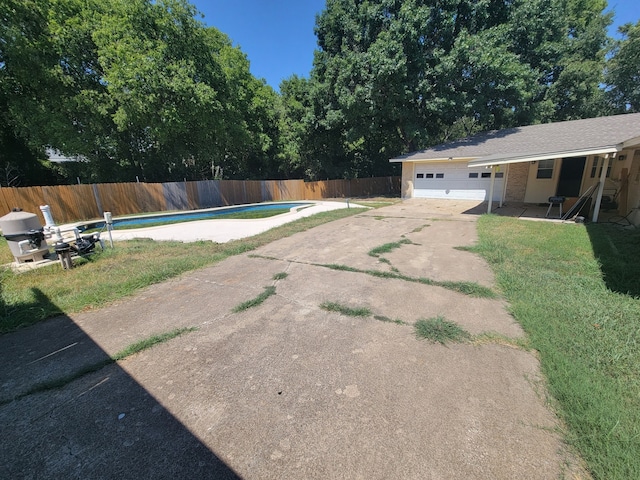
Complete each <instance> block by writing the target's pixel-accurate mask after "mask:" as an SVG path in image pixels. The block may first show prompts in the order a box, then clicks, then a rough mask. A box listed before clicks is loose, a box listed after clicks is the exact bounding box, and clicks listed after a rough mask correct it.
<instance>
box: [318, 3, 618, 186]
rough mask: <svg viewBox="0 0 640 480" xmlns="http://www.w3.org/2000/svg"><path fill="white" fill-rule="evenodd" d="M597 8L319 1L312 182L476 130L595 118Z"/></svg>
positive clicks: (382, 168) (375, 166)
mask: <svg viewBox="0 0 640 480" xmlns="http://www.w3.org/2000/svg"><path fill="white" fill-rule="evenodd" d="M605 6H606V5H605V2H604V0H513V1H502V0H487V1H483V2H478V1H474V0H459V1H451V2H448V1H447V2H432V1H425V0H404V1H397V0H362V1H354V0H328V1H327V5H326V9H325V10H324V11H323V12H322V13H321V14H320V15H319V16H318V18H317V21H316V34H317V37H318V46H319V50H318V51H317V52H316V57H315V61H314V67H313V71H312V75H311V86H310V88H309V91H310V92H311V107H310V111H311V117H312V120H311V121H309V129H308V131H307V133H308V135H309V136H310V137H311V139H310V140H309V144H310V145H311V148H312V151H313V155H312V156H313V157H315V158H320V159H322V162H321V166H322V167H321V168H318V169H317V171H318V173H319V174H321V175H322V174H328V175H331V174H333V175H336V174H338V175H345V176H364V175H379V174H383V173H384V172H389V171H390V170H389V169H390V166H389V164H388V159H389V158H390V157H393V156H396V155H398V154H401V153H404V152H409V151H413V150H416V149H419V148H424V147H427V146H430V145H433V144H436V143H440V142H442V141H447V140H451V139H453V138H456V137H458V136H464V135H466V134H470V133H475V132H477V131H478V130H484V129H498V128H505V127H511V126H517V125H525V124H530V123H535V122H539V121H548V120H552V119H567V118H579V117H583V116H591V115H594V114H598V113H600V112H601V108H602V102H601V91H600V89H599V85H600V83H601V76H600V75H601V70H602V68H601V65H602V61H603V59H604V51H605V49H604V47H605V46H606V34H605V27H606V25H607V22H608V21H609V20H610V18H609V17H608V16H605V15H603V13H602V10H603V8H604V7H605Z"/></svg>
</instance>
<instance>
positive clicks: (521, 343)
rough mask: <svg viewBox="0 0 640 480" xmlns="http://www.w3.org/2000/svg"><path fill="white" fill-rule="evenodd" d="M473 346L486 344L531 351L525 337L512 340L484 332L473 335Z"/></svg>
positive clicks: (498, 334) (494, 333)
mask: <svg viewBox="0 0 640 480" xmlns="http://www.w3.org/2000/svg"><path fill="white" fill-rule="evenodd" d="M472 342H473V344H474V345H485V344H488V343H494V344H497V345H506V346H508V347H513V348H519V349H521V350H526V351H529V350H531V345H530V343H529V339H528V338H527V337H521V338H513V337H507V336H506V335H502V334H500V333H496V332H484V333H481V334H479V335H475V336H474V337H473V339H472Z"/></svg>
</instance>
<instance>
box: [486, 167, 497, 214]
mask: <svg viewBox="0 0 640 480" xmlns="http://www.w3.org/2000/svg"><path fill="white" fill-rule="evenodd" d="M495 183H496V166H495V165H491V186H490V187H489V206H488V207H487V213H491V207H492V205H493V190H494V188H495Z"/></svg>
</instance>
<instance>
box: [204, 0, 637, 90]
mask: <svg viewBox="0 0 640 480" xmlns="http://www.w3.org/2000/svg"><path fill="white" fill-rule="evenodd" d="M191 3H193V4H194V5H195V6H196V8H198V10H200V12H202V13H203V14H204V19H203V21H204V22H205V23H206V24H207V25H212V26H214V27H216V28H217V29H219V30H221V31H223V32H224V33H226V34H227V35H228V36H229V37H230V38H231V40H232V41H233V43H234V45H239V46H240V48H241V49H242V51H243V52H244V53H246V54H247V57H248V58H249V61H250V62H251V73H253V75H255V76H256V77H259V78H264V79H265V80H266V81H267V83H268V84H269V85H271V86H272V87H273V88H275V89H276V90H277V89H278V86H279V84H280V81H282V80H284V79H285V78H288V77H290V76H291V75H293V74H294V73H295V74H296V75H298V76H301V77H308V76H309V72H310V71H311V66H312V62H313V51H314V50H315V49H316V46H317V45H316V36H315V34H314V33H313V28H314V26H315V17H316V14H317V13H320V12H321V11H322V10H323V9H324V5H325V1H324V0H191ZM608 10H613V11H614V12H615V17H614V25H613V26H612V28H611V30H610V35H612V36H614V32H615V31H616V29H617V26H618V25H621V24H623V23H629V22H631V23H636V22H637V21H638V20H640V0H609V8H608Z"/></svg>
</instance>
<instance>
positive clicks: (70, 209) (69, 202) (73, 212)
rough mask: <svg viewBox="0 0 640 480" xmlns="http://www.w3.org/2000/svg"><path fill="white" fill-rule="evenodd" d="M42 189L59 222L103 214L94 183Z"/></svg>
mask: <svg viewBox="0 0 640 480" xmlns="http://www.w3.org/2000/svg"><path fill="white" fill-rule="evenodd" d="M42 190H43V194H44V201H45V203H46V204H47V205H49V207H50V208H51V216H52V217H53V220H54V221H55V222H56V223H57V224H60V223H70V222H75V221H77V220H87V219H92V218H99V217H100V216H101V215H100V210H99V208H98V204H97V203H96V199H95V196H94V194H93V186H92V185H59V186H55V187H42Z"/></svg>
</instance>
